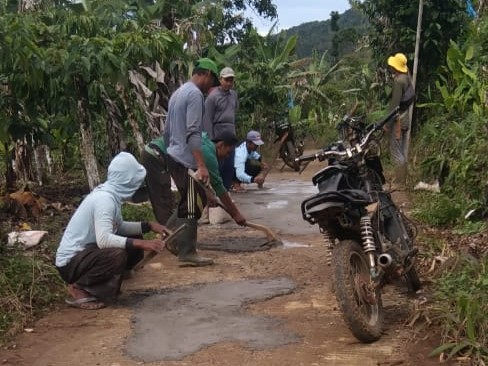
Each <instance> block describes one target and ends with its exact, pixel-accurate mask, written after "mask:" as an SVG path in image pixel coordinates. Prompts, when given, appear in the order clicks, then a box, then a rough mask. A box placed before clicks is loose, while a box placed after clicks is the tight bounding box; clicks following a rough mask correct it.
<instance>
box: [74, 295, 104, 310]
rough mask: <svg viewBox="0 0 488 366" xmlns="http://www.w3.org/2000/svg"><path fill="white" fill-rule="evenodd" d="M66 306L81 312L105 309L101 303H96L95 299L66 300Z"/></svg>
mask: <svg viewBox="0 0 488 366" xmlns="http://www.w3.org/2000/svg"><path fill="white" fill-rule="evenodd" d="M64 302H65V303H66V304H68V305H69V306H72V307H74V308H78V309H83V310H98V309H102V308H104V307H106V306H107V305H106V304H105V303H103V302H101V301H98V299H97V298H96V297H82V298H80V299H66V300H64Z"/></svg>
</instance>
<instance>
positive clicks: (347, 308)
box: [332, 240, 383, 343]
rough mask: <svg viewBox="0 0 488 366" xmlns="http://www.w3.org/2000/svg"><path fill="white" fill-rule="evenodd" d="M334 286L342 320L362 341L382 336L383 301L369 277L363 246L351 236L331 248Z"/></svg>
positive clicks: (370, 340) (367, 341) (374, 339)
mask: <svg viewBox="0 0 488 366" xmlns="http://www.w3.org/2000/svg"><path fill="white" fill-rule="evenodd" d="M332 263H333V265H334V266H335V268H334V287H335V294H336V298H337V301H338V302H339V307H340V309H341V311H342V315H343V318H344V321H345V322H346V324H347V325H348V327H349V329H350V330H351V332H352V334H353V335H354V336H355V337H356V338H357V339H359V340H360V341H361V342H363V343H371V342H374V341H376V340H378V339H379V338H380V337H381V332H382V330H383V304H382V301H381V292H380V290H379V289H378V288H377V287H376V285H375V283H374V282H373V281H372V280H371V277H370V273H369V265H368V261H367V258H366V256H365V254H364V252H363V249H362V247H361V246H360V245H359V244H358V243H357V242H356V241H354V240H343V241H341V242H340V243H339V244H338V245H336V246H335V248H334V251H333V261H332Z"/></svg>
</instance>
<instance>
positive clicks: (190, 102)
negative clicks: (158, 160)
mask: <svg viewBox="0 0 488 366" xmlns="http://www.w3.org/2000/svg"><path fill="white" fill-rule="evenodd" d="M203 110H204V102H203V94H202V92H201V91H200V89H198V87H197V86H196V85H195V84H194V83H193V82H191V81H188V82H186V83H185V84H183V85H182V86H180V87H179V88H178V89H177V90H176V91H175V92H174V93H173V95H172V96H171V98H170V99H169V105H168V117H167V118H166V125H165V128H164V141H165V143H166V146H167V152H168V154H169V155H170V156H171V157H172V158H173V159H175V160H176V161H177V162H179V163H181V164H183V165H184V166H185V167H187V168H191V169H196V168H197V164H196V161H195V158H194V157H193V154H192V152H193V151H195V150H201V145H202V118H203Z"/></svg>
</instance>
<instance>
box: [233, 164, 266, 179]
mask: <svg viewBox="0 0 488 366" xmlns="http://www.w3.org/2000/svg"><path fill="white" fill-rule="evenodd" d="M262 170H263V164H262V163H261V161H260V160H256V159H247V160H246V165H245V167H244V171H245V172H246V174H247V175H250V176H251V177H255V176H257V175H258V174H259V173H261V171H262ZM234 181H236V182H240V181H239V179H238V178H237V176H236V174H235V169H234Z"/></svg>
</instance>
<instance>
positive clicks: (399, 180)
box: [393, 164, 407, 190]
mask: <svg viewBox="0 0 488 366" xmlns="http://www.w3.org/2000/svg"><path fill="white" fill-rule="evenodd" d="M393 183H394V184H395V186H396V189H401V190H404V189H405V188H406V185H407V164H401V165H398V166H396V167H395V177H394V179H393Z"/></svg>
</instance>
